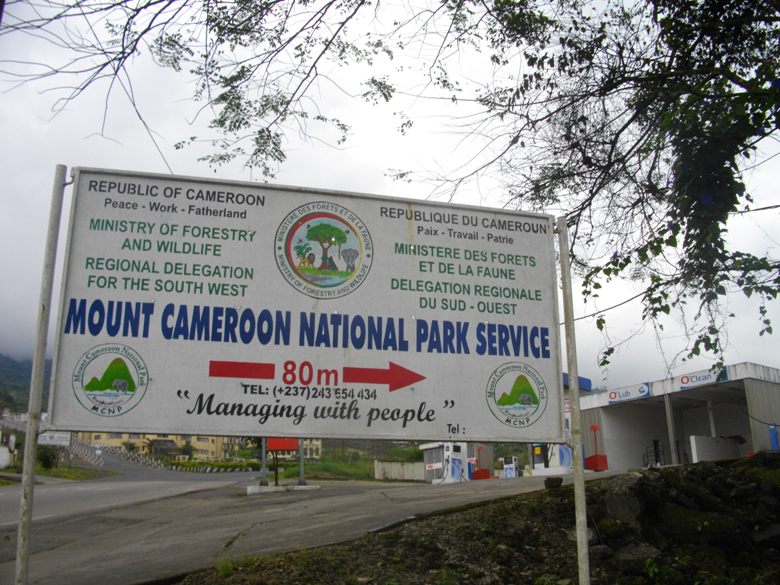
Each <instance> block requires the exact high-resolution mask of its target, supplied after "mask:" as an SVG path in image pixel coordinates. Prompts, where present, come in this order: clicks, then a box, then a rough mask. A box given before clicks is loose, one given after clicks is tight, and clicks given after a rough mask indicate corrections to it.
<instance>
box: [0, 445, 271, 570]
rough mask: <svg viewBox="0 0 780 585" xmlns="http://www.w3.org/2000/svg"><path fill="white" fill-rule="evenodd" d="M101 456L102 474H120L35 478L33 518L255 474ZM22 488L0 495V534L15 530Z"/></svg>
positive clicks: (212, 485) (167, 494)
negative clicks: (84, 479) (178, 467)
mask: <svg viewBox="0 0 780 585" xmlns="http://www.w3.org/2000/svg"><path fill="white" fill-rule="evenodd" d="M103 457H104V459H105V462H106V464H105V469H110V470H111V471H117V472H119V473H120V474H121V475H118V476H114V477H108V478H103V479H100V480H93V481H87V482H77V483H76V482H72V481H62V480H50V479H47V478H45V477H37V478H36V486H35V497H34V502H33V519H36V520H43V519H46V518H55V517H61V516H69V515H73V514H78V513H85V512H95V511H97V510H100V509H103V508H115V507H117V506H122V505H127V504H132V503H135V502H142V501H145V500H153V499H159V498H166V497H170V496H176V495H181V494H184V493H188V492H192V491H197V490H203V489H210V488H217V487H222V486H225V485H230V484H232V483H235V482H236V481H239V480H249V479H251V478H252V477H255V476H256V475H257V472H251V473H243V472H242V473H234V474H214V473H184V472H175V471H168V470H166V469H157V468H154V467H146V466H143V465H138V464H135V463H131V462H129V461H126V460H124V459H121V458H119V457H116V456H112V455H111V454H108V453H106V454H104V456H103ZM21 489H22V488H21V484H19V485H16V486H10V487H6V488H3V489H1V490H0V529H3V528H8V527H10V526H15V525H16V523H17V522H18V521H19V502H20V498H21ZM2 582H3V581H0V583H2Z"/></svg>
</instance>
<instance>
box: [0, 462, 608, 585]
mask: <svg viewBox="0 0 780 585" xmlns="http://www.w3.org/2000/svg"><path fill="white" fill-rule="evenodd" d="M223 477H224V476H220V478H219V480H216V481H222V482H226V483H227V482H230V481H235V480H236V478H228V477H224V479H223ZM599 477H603V475H602V474H599ZM213 481H215V480H209V479H202V478H201V479H199V480H198V481H192V482H185V483H188V488H187V489H195V490H198V491H190V492H189V493H185V494H183V495H178V496H175V497H163V496H162V495H160V496H159V497H155V498H154V499H151V500H147V501H141V500H140V499H136V500H135V501H134V502H122V503H121V504H117V505H115V506H111V507H108V506H103V507H101V509H96V510H95V511H89V512H84V511H80V512H77V513H75V514H73V513H65V512H64V511H63V514H62V515H59V514H58V513H57V512H53V515H46V514H43V515H42V516H39V517H38V519H37V520H35V521H34V522H33V531H32V536H31V548H32V555H31V560H30V581H31V583H33V584H36V585H71V584H72V585H84V584H92V583H100V584H101V585H102V584H106V585H108V584H113V585H138V584H141V583H151V582H156V581H158V580H160V579H167V578H171V577H175V576H178V575H183V574H185V573H188V572H191V571H194V570H197V569H203V568H209V567H213V566H214V565H215V563H216V561H217V560H219V559H222V558H225V557H230V558H235V559H240V558H242V557H243V556H245V555H249V554H267V553H273V552H282V551H289V550H296V549H302V548H307V547H314V546H322V545H326V544H332V543H336V542H343V541H346V540H351V539H354V538H357V537H359V536H361V535H363V534H365V533H366V532H369V531H374V530H379V529H381V528H384V527H387V526H389V525H392V524H395V523H397V522H400V521H403V520H405V519H408V518H411V517H413V516H415V515H419V514H425V513H430V512H434V511H437V510H443V509H447V508H451V507H455V506H459V505H463V504H469V503H474V502H479V501H484V500H489V499H494V498H499V497H504V496H509V495H514V494H518V493H521V492H527V491H533V490H536V489H540V488H541V487H542V485H543V478H541V477H535V478H520V479H510V480H488V481H475V482H468V483H460V484H450V485H441V486H432V485H429V484H409V483H382V482H320V483H319V484H318V485H316V486H309V487H310V488H314V487H318V488H319V489H305V490H295V491H284V492H271V493H262V494H258V495H252V496H248V495H247V492H246V486H247V485H249V484H251V483H253V482H252V480H248V479H243V480H242V481H238V482H237V483H230V484H228V485H225V484H222V485H219V486H215V485H213V484H212V482H213ZM125 483H135V484H136V486H137V489H136V496H137V495H138V494H140V490H141V487H140V484H145V483H148V484H150V486H151V488H152V491H154V490H158V491H160V490H162V489H163V488H162V487H161V486H163V484H165V483H166V481H165V480H160V479H152V480H148V481H140V482H137V481H136V482H133V481H130V480H127V479H123V480H118V481H117V480H114V481H111V480H100V481H96V482H85V483H84V484H83V485H78V486H71V487H70V488H69V489H75V488H77V489H78V493H79V494H80V497H81V498H82V499H84V500H86V501H87V502H89V503H90V504H91V502H92V501H93V499H94V500H96V499H97V497H98V495H100V494H103V493H104V490H106V487H105V486H114V487H116V488H117V490H118V489H120V487H122V486H123V484H125ZM167 483H169V484H175V483H178V482H176V481H169V482H167ZM43 487H47V486H43ZM171 487H172V488H173V489H175V488H174V487H173V486H171ZM181 487H182V486H180V488H181ZM199 488H200V489H199ZM64 491H67V489H66V488H57V489H55V486H52V488H51V489H40V490H39V494H38V495H40V496H41V497H40V499H41V500H45V499H46V498H48V497H49V496H44V495H43V494H50V495H51V497H52V498H54V499H56V497H59V496H60V495H61V494H62V493H64ZM161 493H162V492H161ZM38 495H37V496H36V499H38ZM36 506H37V502H36ZM15 548H16V528H15V526H10V525H7V526H4V527H0V583H11V582H13V575H14V563H15V555H16V552H15Z"/></svg>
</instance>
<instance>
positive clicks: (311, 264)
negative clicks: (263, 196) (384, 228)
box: [275, 201, 374, 299]
mask: <svg viewBox="0 0 780 585" xmlns="http://www.w3.org/2000/svg"><path fill="white" fill-rule="evenodd" d="M275 245H276V265H277V266H278V267H279V271H280V272H281V273H282V275H283V276H284V277H285V279H287V282H289V283H290V284H291V285H292V286H294V287H295V288H296V289H298V290H299V291H301V292H302V293H304V294H306V295H308V296H310V297H313V298H315V299H335V298H338V297H343V296H344V295H347V294H349V293H351V292H352V291H354V290H355V289H356V288H357V287H359V286H360V285H361V284H362V283H363V281H364V280H365V279H366V276H368V271H369V270H370V269H371V263H372V261H373V255H374V247H373V244H372V242H371V234H369V233H368V228H366V225H365V224H364V223H363V221H362V220H361V219H360V218H359V217H358V216H357V215H355V214H354V213H352V212H351V211H350V210H349V209H347V208H346V207H342V206H341V205H337V204H335V203H331V202H329V201H313V202H311V203H306V204H305V205H301V206H300V207H298V208H297V209H295V210H293V211H292V212H291V213H290V214H288V215H287V217H285V218H284V220H283V221H282V223H281V224H280V225H279V229H278V230H276V238H275Z"/></svg>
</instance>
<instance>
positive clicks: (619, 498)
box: [604, 473, 642, 533]
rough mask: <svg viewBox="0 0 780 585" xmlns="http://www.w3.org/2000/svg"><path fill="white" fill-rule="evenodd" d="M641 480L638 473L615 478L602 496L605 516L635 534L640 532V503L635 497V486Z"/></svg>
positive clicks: (636, 496) (637, 497)
mask: <svg viewBox="0 0 780 585" xmlns="http://www.w3.org/2000/svg"><path fill="white" fill-rule="evenodd" d="M641 479H642V475H641V474H640V473H629V474H627V475H625V476H623V477H620V478H616V481H614V482H612V483H611V484H610V486H609V487H608V488H607V491H606V493H605V495H604V504H605V506H606V511H607V514H608V515H609V516H610V517H611V518H613V519H614V520H617V521H618V522H620V523H621V524H622V525H624V526H627V527H628V528H630V529H631V530H633V531H634V532H637V533H638V532H639V531H640V530H641V524H640V517H641V515H642V502H641V500H640V498H639V496H638V495H637V492H636V486H637V483H638V482H639V481H640V480H641Z"/></svg>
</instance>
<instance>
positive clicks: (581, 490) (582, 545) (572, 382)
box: [558, 216, 590, 585]
mask: <svg viewBox="0 0 780 585" xmlns="http://www.w3.org/2000/svg"><path fill="white" fill-rule="evenodd" d="M558 244H559V250H560V262H561V285H562V287H563V316H564V325H565V329H566V356H567V362H568V370H569V398H570V400H571V440H572V443H573V445H572V450H573V458H574V513H575V516H576V530H577V565H578V567H579V584H580V585H590V559H589V558H588V518H587V509H586V500H585V470H584V462H583V452H582V420H581V418H580V383H579V372H578V370H577V341H576V339H575V335H574V304H573V302H572V287H571V269H570V266H569V232H568V228H567V226H566V217H565V216H562V217H559V218H558Z"/></svg>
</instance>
